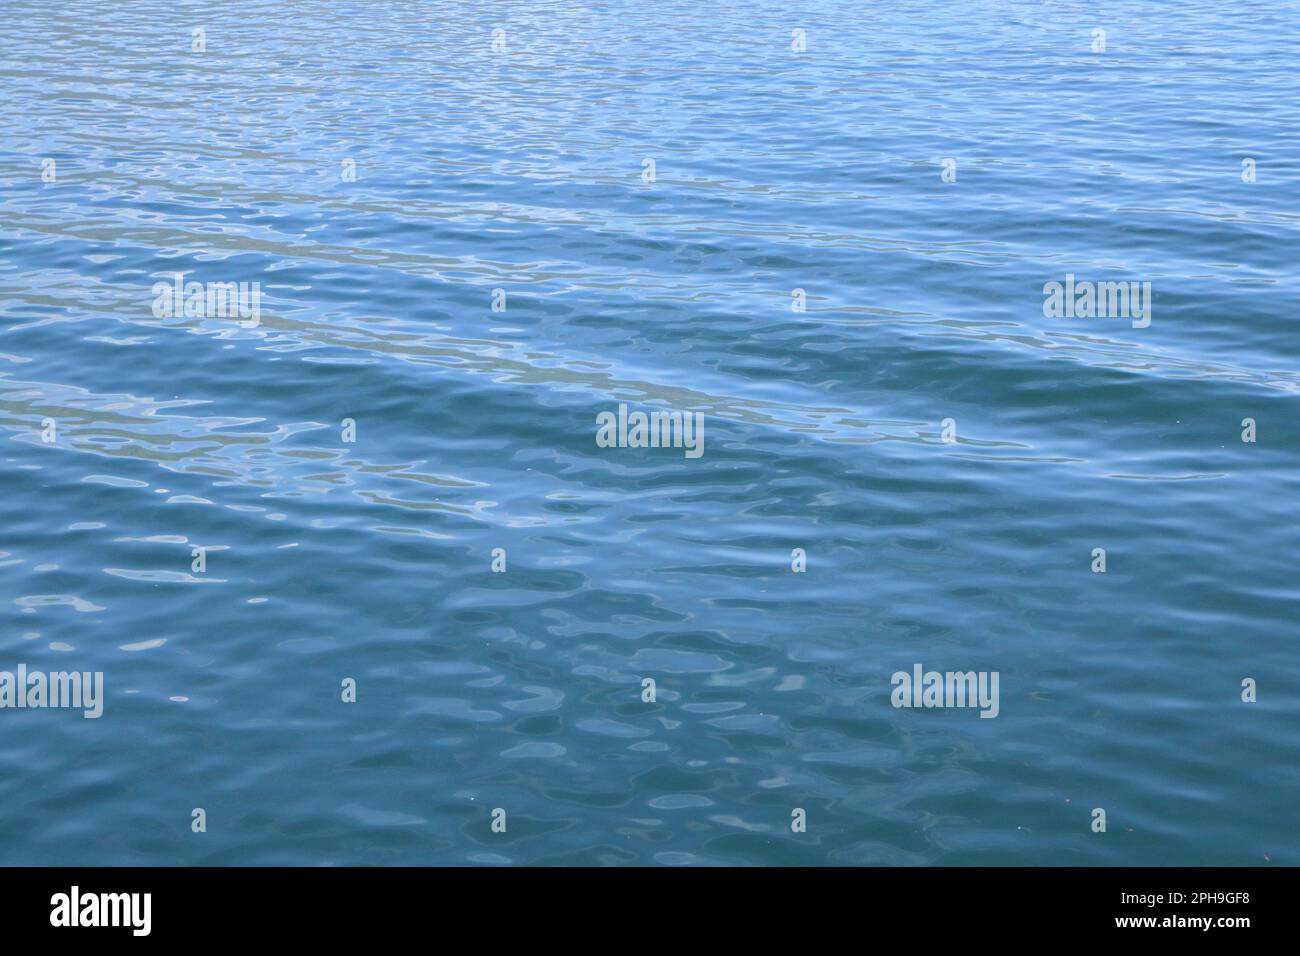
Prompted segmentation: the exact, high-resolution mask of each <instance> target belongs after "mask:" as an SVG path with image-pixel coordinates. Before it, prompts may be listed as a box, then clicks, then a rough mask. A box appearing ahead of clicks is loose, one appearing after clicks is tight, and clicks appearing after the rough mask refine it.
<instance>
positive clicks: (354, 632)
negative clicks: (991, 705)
mask: <svg viewBox="0 0 1300 956" xmlns="http://www.w3.org/2000/svg"><path fill="white" fill-rule="evenodd" d="M6 13H7V16H6V18H5V19H6V27H5V29H4V31H0V84H2V86H0V89H3V91H4V95H5V101H6V102H5V108H4V110H3V112H2V113H0V140H2V141H3V143H4V147H5V148H4V149H3V150H0V439H2V441H0V444H2V450H0V464H2V465H3V468H2V470H0V483H2V484H0V552H3V554H0V609H2V610H0V613H2V614H3V618H2V620H3V623H4V626H3V629H0V670H9V671H13V670H15V669H16V668H17V667H18V665H19V664H25V665H26V666H27V668H29V669H32V670H42V671H61V670H77V671H89V672H94V671H100V672H102V673H103V675H104V712H103V716H102V717H101V718H99V719H83V717H82V716H81V714H80V713H79V712H76V711H71V710H60V709H30V708H28V709H17V708H10V709H3V710H0V807H3V810H0V863H4V864H96V865H99V864H214V865H226V864H300V865H321V864H475V865H479V864H482V865H493V864H507V863H515V864H557V863H563V864H637V865H688V864H703V865H711V864H713V865H716V864H740V865H757V864H890V865H893V864H903V865H908V864H960V865H966V864H996V865H1017V864H1077V865H1094V864H1111V865H1115V864H1227V865H1246V866H1253V865H1265V866H1266V865H1270V864H1296V863H1300V854H1298V852H1297V849H1296V833H1297V823H1298V822H1300V811H1297V797H1300V772H1298V769H1297V768H1298V767H1300V742H1298V738H1297V733H1296V731H1297V727H1298V726H1300V723H1298V721H1297V718H1298V717H1300V704H1298V703H1297V694H1298V693H1300V658H1298V655H1297V653H1296V646H1297V630H1296V628H1297V625H1296V620H1297V614H1296V610H1297V598H1298V597H1300V587H1298V586H1297V578H1296V559H1297V556H1300V530H1298V529H1297V526H1296V521H1295V513H1296V506H1297V501H1298V500H1300V498H1298V496H1297V493H1298V492H1300V468H1298V466H1300V454H1298V453H1297V449H1298V448H1300V445H1298V444H1297V441H1298V439H1300V426H1298V425H1297V421H1296V392H1297V387H1298V386H1300V356H1298V354H1297V353H1298V349H1297V346H1298V344H1300V340H1298V339H1297V330H1296V303H1297V301H1298V298H1297V293H1298V292H1300V283H1298V282H1297V279H1296V261H1297V258H1296V254H1297V249H1300V244H1298V243H1297V239H1298V238H1300V198H1298V197H1300V192H1298V191H1297V187H1298V186H1300V166H1298V164H1297V152H1296V150H1297V139H1296V128H1295V108H1296V104H1297V103H1300V80H1298V79H1297V75H1296V63H1297V61H1296V49H1297V40H1298V39H1300V37H1298V36H1297V34H1298V33H1300V8H1298V7H1297V4H1296V3H1294V2H1287V3H1282V4H1274V3H1239V4H1217V3H1208V2H1199V0H1196V2H1174V3H1167V4H1154V3H1152V4H1145V3H1136V2H1130V0H1124V2H1107V3H1102V4H1095V3H1064V2H1041V3H1029V2H1024V3H1013V2H1009V0H998V2H994V0H973V2H969V3H938V2H931V0H923V2H916V3H906V4H904V3H885V2H878V3H871V4H861V3H847V2H845V3H831V2H814V3H810V4H807V5H791V4H780V3H772V2H766V0H759V2H750V3H743V4H740V3H718V4H693V3H685V2H661V3H654V4H647V3H631V2H625V3H597V4H585V3H573V2H568V0H561V2H556V3H548V4H525V3H500V4H493V5H490V6H480V5H463V6H462V5H459V4H451V3H441V2H437V3H417V2H405V3H398V2H374V3H352V4H348V3H343V4H336V3H321V2H304V3H294V4H281V3H269V2H266V3H259V2H245V0H240V2H231V3H223V4H213V5H209V4H200V3H184V2H173V3H167V4H162V3H142V2H125V3H120V4H111V5H110V4H95V3H88V2H70V3H64V4H47V3H32V2H17V3H12V2H11V3H9V4H8V5H7V6H6ZM195 28H202V29H203V30H204V31H205V33H204V43H203V46H204V49H203V50H202V51H201V52H198V51H195V50H193V49H192V40H193V35H192V32H191V31H192V30H193V29H195ZM497 29H500V30H502V31H504V32H503V34H500V35H498V36H499V39H504V49H503V50H502V49H498V50H494V49H493V31H494V30H497ZM1094 29H1104V30H1105V31H1106V33H1105V41H1106V42H1105V46H1106V48H1105V50H1104V51H1100V50H1098V51H1097V52H1094V51H1093V49H1092V45H1093V44H1094V42H1095V41H1094V38H1093V30H1094ZM794 30H803V31H806V32H805V34H804V37H805V38H806V50H803V51H802V52H798V51H796V50H795V49H793V48H792V46H793V45H795V44H797V42H798V41H797V38H796V37H793V36H792V31H794ZM499 46H500V43H498V47H499ZM948 158H951V159H954V160H955V172H956V178H955V181H951V182H947V181H945V180H944V176H943V173H944V160H945V159H948ZM47 159H53V160H54V166H53V181H50V182H46V181H43V178H42V174H43V172H45V171H46V169H47V168H49V167H48V166H47V165H46V164H45V163H44V161H45V160H47ZM646 159H652V160H654V170H655V176H654V181H653V182H645V181H643V173H644V172H645V169H646V167H645V165H644V164H643V161H644V160H646ZM1245 159H1251V160H1253V161H1254V162H1255V173H1256V178H1255V181H1254V182H1247V181H1244V178H1243V173H1244V172H1245V168H1244V167H1243V160H1245ZM347 160H351V161H352V163H354V164H355V166H354V168H355V172H356V178H355V181H348V179H346V178H345V177H344V175H343V173H344V171H345V169H346V168H347V166H346V164H345V161H347ZM174 272H182V273H184V275H185V277H186V280H187V281H199V282H202V283H208V282H235V283H238V282H250V283H251V282H257V283H259V284H260V290H261V299H260V317H259V321H258V323H257V324H256V325H251V324H250V325H241V324H240V323H239V322H237V321H232V319H231V318H230V317H229V316H223V315H210V314H204V315H197V316H185V315H183V314H182V315H179V316H162V317H159V316H156V315H155V314H154V311H153V306H154V303H155V294H154V292H153V291H152V287H153V285H154V283H156V282H158V281H170V275H171V273H174ZM1067 275H1073V276H1075V277H1077V278H1078V279H1080V280H1091V281H1125V282H1128V281H1136V282H1139V283H1141V282H1149V283H1150V284H1151V285H1150V288H1151V300H1150V303H1151V322H1150V324H1149V325H1148V326H1146V327H1135V326H1134V324H1133V323H1131V322H1130V321H1129V319H1127V318H1122V317H1105V318H1102V317H1093V318H1086V317H1049V316H1048V315H1046V314H1045V313H1044V308H1043V303H1044V291H1043V290H1044V285H1045V283H1049V282H1053V281H1057V282H1065V281H1066V276H1067ZM496 289H500V290H502V291H503V293H504V295H505V309H504V311H493V300H494V291H493V290H496ZM796 289H801V290H804V294H805V295H806V310H805V311H796V310H795V309H794V305H795V303H796V300H795V298H794V297H793V296H792V291H793V290H796ZM620 403H625V404H627V405H628V407H629V408H631V409H640V410H645V411H649V410H653V409H656V408H659V409H673V410H678V411H683V412H690V413H696V412H698V413H702V414H703V416H704V422H705V431H704V440H705V444H704V454H703V455H702V456H701V457H699V458H688V457H686V455H685V454H683V452H682V450H680V449H668V448H658V449H644V448H605V447H599V446H598V445H597V443H596V440H595V438H596V416H597V415H598V414H600V413H601V412H603V411H609V410H615V409H617V407H618V405H619V404H620ZM1247 418H1249V419H1252V420H1253V421H1254V422H1255V428H1256V436H1255V437H1256V439H1257V440H1256V441H1254V442H1245V441H1243V440H1242V434H1243V425H1242V422H1243V420H1244V419H1247ZM345 419H351V420H352V421H353V422H354V423H355V427H356V435H355V438H356V440H355V442H348V441H344V440H343V439H344V435H343V424H342V423H343V422H344V420H345ZM945 419H951V420H952V422H953V425H952V428H951V429H949V431H950V432H952V431H953V430H955V434H950V435H949V436H947V437H952V438H954V440H952V441H947V440H945V429H944V420H945ZM47 422H52V423H53V424H54V432H53V435H50V434H48V428H47ZM47 438H51V439H52V440H46V439H47ZM195 547H200V548H204V549H206V568H205V570H203V571H201V572H197V571H195V570H194V569H193V567H192V560H193V550H192V549H193V548H195ZM498 548H500V549H504V552H505V555H506V559H505V560H506V570H505V571H504V572H500V573H494V572H493V571H492V567H491V565H492V560H493V558H492V555H493V550H494V549H498ZM1096 548H1103V549H1105V551H1106V562H1107V566H1106V571H1105V573H1094V572H1093V571H1092V565H1093V562H1094V559H1093V556H1092V555H1093V551H1094V549H1096ZM794 549H803V550H804V552H805V553H806V555H807V569H806V571H804V572H802V573H795V572H793V571H792V569H791V563H792V558H791V555H792V551H793V550H794ZM918 663H919V664H922V665H923V666H924V667H925V668H927V669H937V670H940V671H949V670H952V671H968V670H975V671H996V672H997V673H998V674H999V675H1000V709H999V713H998V716H997V717H996V718H995V719H981V718H980V717H979V716H978V713H977V712H976V711H975V710H972V709H960V708H956V709H900V708H895V707H893V706H892V704H891V675H892V674H893V673H895V672H896V671H906V672H910V671H911V670H912V668H913V665H915V664H918ZM346 678H352V679H353V680H355V681H356V688H357V699H356V702H355V703H345V702H344V701H343V700H342V699H341V698H342V691H341V687H342V682H343V681H344V680H345V679H346ZM645 678H651V679H653V680H654V681H655V682H656V689H657V697H656V700H655V701H654V702H653V703H650V702H645V701H643V700H642V681H643V679H645ZM1246 678H1250V679H1252V680H1254V681H1255V682H1256V684H1257V698H1258V699H1257V700H1256V701H1255V702H1253V703H1248V702H1244V701H1243V700H1242V693H1243V691H1242V681H1243V680H1244V679H1246ZM195 808H202V809H203V810H204V811H205V814H206V832H201V833H196V832H193V829H192V811H193V810H194V809H195ZM496 808H501V809H503V810H505V811H506V819H507V826H506V831H505V832H504V833H499V832H493V830H492V827H491V822H492V811H493V810H494V809H496ZM796 808H798V809H802V810H803V811H804V812H805V814H806V819H807V829H806V832H793V830H792V827H791V821H792V811H794V810H795V809H796ZM1094 808H1102V809H1104V810H1105V811H1106V814H1107V830H1106V832H1104V833H1096V832H1093V831H1092V828H1091V823H1092V811H1093V809H1094Z"/></svg>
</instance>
